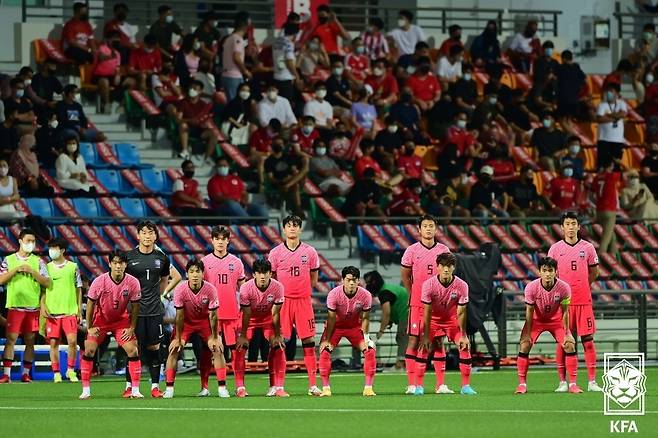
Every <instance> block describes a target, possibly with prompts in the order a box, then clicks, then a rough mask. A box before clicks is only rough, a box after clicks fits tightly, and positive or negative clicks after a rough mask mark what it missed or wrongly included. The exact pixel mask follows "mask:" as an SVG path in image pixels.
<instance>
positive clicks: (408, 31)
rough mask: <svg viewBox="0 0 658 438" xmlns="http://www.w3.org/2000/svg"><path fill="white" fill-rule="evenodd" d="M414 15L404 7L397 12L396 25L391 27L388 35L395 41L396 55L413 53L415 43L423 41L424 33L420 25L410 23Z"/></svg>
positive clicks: (424, 38)
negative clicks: (394, 27) (395, 27)
mask: <svg viewBox="0 0 658 438" xmlns="http://www.w3.org/2000/svg"><path fill="white" fill-rule="evenodd" d="M413 19H414V15H413V14H412V13H411V11H408V10H406V9H403V10H401V11H400V12H399V13H398V27H397V29H393V30H392V31H391V32H390V33H389V35H390V36H391V37H392V38H393V41H394V42H395V47H396V48H397V54H398V57H400V56H402V55H407V54H411V53H414V50H415V47H416V44H417V43H418V42H420V41H425V40H426V39H427V38H426V37H425V33H424V32H423V29H421V28H420V26H416V25H415V24H412V22H413Z"/></svg>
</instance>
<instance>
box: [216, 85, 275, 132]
mask: <svg viewBox="0 0 658 438" xmlns="http://www.w3.org/2000/svg"><path fill="white" fill-rule="evenodd" d="M222 118H223V119H224V122H223V123H222V133H223V134H224V136H225V137H226V138H227V139H229V140H230V143H231V144H234V145H245V144H248V143H249V138H250V136H251V133H252V131H253V130H255V129H256V127H257V126H258V120H257V118H256V101H255V100H254V99H253V98H252V97H251V88H250V87H249V84H247V83H242V84H240V87H239V88H238V94H237V96H236V97H235V98H233V100H231V101H230V102H229V103H228V105H227V106H226V108H225V109H224V111H223V113H222ZM270 123H271V121H270Z"/></svg>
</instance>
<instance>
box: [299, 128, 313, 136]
mask: <svg viewBox="0 0 658 438" xmlns="http://www.w3.org/2000/svg"><path fill="white" fill-rule="evenodd" d="M302 132H303V133H304V135H311V132H313V126H303V127H302Z"/></svg>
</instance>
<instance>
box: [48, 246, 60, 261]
mask: <svg viewBox="0 0 658 438" xmlns="http://www.w3.org/2000/svg"><path fill="white" fill-rule="evenodd" d="M61 255H62V251H60V250H58V249H55V248H48V257H50V260H57V259H58V258H59V256H61Z"/></svg>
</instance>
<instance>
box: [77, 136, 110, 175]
mask: <svg viewBox="0 0 658 438" xmlns="http://www.w3.org/2000/svg"><path fill="white" fill-rule="evenodd" d="M80 155H82V158H84V160H85V163H86V164H87V167H89V168H90V169H105V168H107V167H108V164H107V163H105V162H104V161H102V160H99V159H98V155H97V154H96V145H95V144H93V143H84V142H83V143H80Z"/></svg>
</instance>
